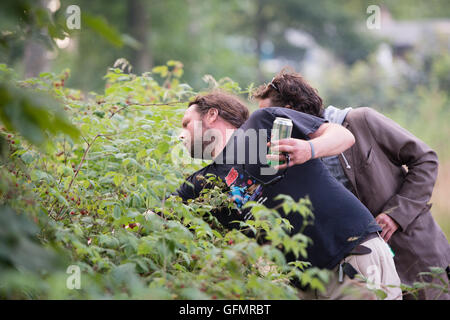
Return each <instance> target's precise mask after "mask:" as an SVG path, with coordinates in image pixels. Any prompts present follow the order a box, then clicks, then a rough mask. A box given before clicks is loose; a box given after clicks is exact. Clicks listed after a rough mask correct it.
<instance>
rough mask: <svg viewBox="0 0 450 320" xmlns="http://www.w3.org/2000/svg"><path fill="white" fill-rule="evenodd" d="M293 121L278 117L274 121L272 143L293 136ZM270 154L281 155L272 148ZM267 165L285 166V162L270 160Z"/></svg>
mask: <svg viewBox="0 0 450 320" xmlns="http://www.w3.org/2000/svg"><path fill="white" fill-rule="evenodd" d="M292 126H293V125H292V120H291V119H287V118H280V117H277V118H275V120H274V121H273V126H272V132H271V135H270V141H275V140H281V139H287V138H290V137H291V134H292ZM269 154H279V152H278V151H272V148H270V149H269ZM267 163H268V164H269V165H270V166H277V165H280V164H283V163H284V161H277V160H273V161H271V160H269V161H267Z"/></svg>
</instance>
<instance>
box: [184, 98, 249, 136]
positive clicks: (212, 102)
mask: <svg viewBox="0 0 450 320" xmlns="http://www.w3.org/2000/svg"><path fill="white" fill-rule="evenodd" d="M194 104H195V105H197V110H198V112H199V113H200V114H201V116H202V117H203V116H204V115H205V114H206V113H207V112H208V110H209V109H212V108H215V109H217V111H218V112H219V116H220V117H222V118H223V119H224V120H225V121H227V122H229V123H230V124H232V125H233V126H234V127H236V128H239V127H240V126H242V124H243V123H244V122H245V121H246V120H247V119H248V116H249V111H248V108H247V107H246V106H245V105H244V104H243V103H242V102H241V101H240V100H239V98H238V97H236V96H234V95H232V94H229V93H226V92H223V91H219V90H215V91H213V92H210V93H207V94H203V95H198V96H196V97H195V98H194V100H192V101H191V102H189V106H188V107H190V106H192V105H194Z"/></svg>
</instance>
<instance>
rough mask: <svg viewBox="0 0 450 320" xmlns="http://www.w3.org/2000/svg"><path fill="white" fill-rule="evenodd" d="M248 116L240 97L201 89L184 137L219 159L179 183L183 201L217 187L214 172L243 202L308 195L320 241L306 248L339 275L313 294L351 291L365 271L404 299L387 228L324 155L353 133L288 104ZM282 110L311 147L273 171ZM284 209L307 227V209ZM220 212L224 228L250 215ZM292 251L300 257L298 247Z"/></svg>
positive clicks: (314, 260)
mask: <svg viewBox="0 0 450 320" xmlns="http://www.w3.org/2000/svg"><path fill="white" fill-rule="evenodd" d="M247 117H248V111H247V108H246V107H245V106H244V105H243V104H242V103H241V102H240V101H239V100H238V99H237V98H236V97H234V96H231V95H228V94H224V93H221V92H213V93H210V94H206V95H201V96H198V97H196V98H195V99H194V100H193V101H192V102H191V103H190V104H189V107H188V109H187V110H186V112H185V115H184V117H183V131H182V133H181V135H180V138H182V139H183V140H184V141H185V145H186V146H187V148H188V149H189V151H190V153H191V155H193V156H195V157H201V158H204V159H205V158H209V159H213V162H212V163H211V164H210V165H208V166H206V167H204V168H203V169H201V170H199V171H197V172H195V173H194V174H192V175H191V176H190V177H189V178H187V182H186V183H184V184H183V185H181V186H180V188H179V189H178V190H177V194H178V196H180V197H181V198H182V199H183V201H187V200H188V199H193V198H196V197H198V196H199V195H200V192H201V191H202V190H203V189H204V188H210V187H211V185H210V184H209V183H206V182H205V180H204V179H202V177H205V176H207V175H208V174H213V175H215V176H217V177H219V178H221V179H222V180H223V181H224V182H225V183H226V186H227V189H228V190H227V191H229V192H230V193H231V195H232V196H233V197H234V198H238V199H239V202H236V205H237V207H239V206H242V205H243V204H245V202H246V201H250V200H255V199H266V201H265V202H264V204H265V205H266V206H267V207H268V208H274V207H276V206H277V205H279V204H280V202H281V201H278V200H275V199H274V198H275V197H276V196H277V195H279V194H286V195H289V196H291V197H292V198H293V199H294V200H295V201H298V200H299V199H301V198H304V197H309V199H310V201H311V204H312V207H313V214H314V224H313V225H308V226H307V227H306V228H305V229H304V232H303V233H304V234H305V235H306V236H308V237H310V238H311V239H312V242H313V244H312V245H311V246H309V247H308V248H307V259H306V260H307V261H309V262H310V263H311V264H312V265H313V266H316V267H319V268H327V269H330V270H333V275H334V277H333V278H332V280H331V282H330V283H329V285H328V290H327V292H326V293H325V294H320V293H319V292H317V291H312V290H309V293H308V297H313V298H325V299H341V298H344V297H345V294H344V292H343V288H345V287H347V286H348V285H349V283H354V282H353V281H352V279H353V278H354V276H355V274H357V273H360V274H362V275H363V276H364V277H366V278H372V279H373V280H374V282H375V286H378V287H379V288H380V289H382V290H384V291H385V292H386V293H387V295H388V298H389V299H401V290H400V289H399V288H398V286H399V285H400V282H399V278H398V275H397V273H396V270H395V266H394V262H393V259H392V256H391V254H390V251H389V248H388V247H387V245H386V244H385V243H384V242H383V241H382V240H381V239H380V238H379V236H378V234H377V232H378V231H381V228H380V227H379V226H378V224H377V223H376V221H375V219H374V218H373V217H372V216H371V214H370V212H369V211H368V210H367V208H365V207H364V206H363V205H362V204H361V202H359V201H358V200H357V199H356V197H355V196H354V195H353V194H352V193H351V192H349V191H348V190H346V189H345V188H344V187H343V186H342V185H341V184H339V183H338V182H337V181H336V180H335V179H334V178H333V177H332V176H331V175H330V173H329V172H328V170H327V169H326V168H325V166H324V165H323V164H322V162H321V161H320V160H319V159H317V158H320V157H323V156H330V155H335V154H339V153H340V152H342V151H344V150H346V149H347V148H349V147H350V146H351V145H352V144H353V143H354V140H353V137H352V136H351V135H350V134H349V132H348V131H347V130H346V129H345V128H343V127H341V126H339V125H335V124H330V123H327V122H326V121H324V120H323V119H320V118H318V117H314V116H311V115H307V114H304V113H300V112H297V111H293V110H288V109H285V108H266V109H261V110H257V111H255V112H254V113H253V114H252V115H251V116H250V118H249V119H248V120H247ZM277 117H282V118H287V119H290V120H292V123H293V129H292V137H293V138H296V139H299V140H301V141H303V142H304V146H305V148H304V152H303V153H302V154H300V155H298V158H297V159H295V161H296V165H295V166H293V167H291V168H290V169H289V172H288V173H286V172H284V174H283V173H280V172H278V171H277V170H271V168H270V167H268V166H267V163H266V158H265V155H266V152H267V142H268V137H269V136H270V134H269V132H270V130H271V128H272V124H273V122H274V120H275V118H277ZM238 128H239V129H238ZM261 155H263V156H261ZM255 158H256V160H255ZM272 169H273V168H272ZM279 212H280V214H281V215H282V216H283V217H286V218H287V219H288V220H289V221H290V223H291V224H292V226H293V230H292V231H291V233H292V234H295V233H298V232H300V229H301V228H302V226H303V219H302V217H301V215H298V214H286V213H284V211H283V209H282V208H280V209H279ZM213 214H214V215H215V216H216V217H217V219H218V220H219V221H220V222H221V223H222V224H223V225H224V226H225V227H234V226H235V225H233V224H232V223H231V221H233V220H245V219H246V218H248V217H249V215H243V214H239V211H234V212H231V213H230V212H229V211H228V210H225V211H222V210H221V211H216V212H213ZM286 258H287V260H288V261H292V260H294V259H295V258H294V257H293V255H292V254H291V253H287V254H286ZM344 274H345V275H344ZM389 285H392V286H397V287H395V288H390V287H388V286H389ZM381 287H382V288H381ZM366 291H367V290H366ZM307 292H308V291H307ZM364 294H366V296H365V297H366V298H374V295H373V294H372V293H370V292H368V291H367V292H364Z"/></svg>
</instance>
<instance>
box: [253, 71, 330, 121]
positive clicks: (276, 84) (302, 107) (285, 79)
mask: <svg viewBox="0 0 450 320" xmlns="http://www.w3.org/2000/svg"><path fill="white" fill-rule="evenodd" d="M253 98H255V99H267V98H270V100H271V102H272V104H273V106H274V107H288V108H291V109H294V110H297V111H300V112H304V113H308V114H312V115H314V116H317V117H322V116H323V111H324V109H323V106H322V98H321V97H320V96H319V94H318V92H317V90H316V89H314V88H312V87H311V86H310V85H309V84H308V83H307V82H306V81H305V80H304V79H303V77H302V76H301V75H300V74H299V73H295V72H293V71H292V70H290V69H288V68H283V70H281V71H280V73H278V74H277V75H276V76H275V77H274V78H273V79H272V81H271V82H270V83H269V84H267V85H262V86H260V87H259V88H257V89H256V91H255V93H253Z"/></svg>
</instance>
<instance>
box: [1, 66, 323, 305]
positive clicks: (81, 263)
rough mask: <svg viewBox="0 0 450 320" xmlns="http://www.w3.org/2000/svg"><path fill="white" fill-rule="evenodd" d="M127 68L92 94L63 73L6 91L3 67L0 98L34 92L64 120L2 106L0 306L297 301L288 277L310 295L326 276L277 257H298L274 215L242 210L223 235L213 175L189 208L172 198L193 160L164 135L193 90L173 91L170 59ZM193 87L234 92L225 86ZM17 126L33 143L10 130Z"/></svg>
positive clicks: (223, 201)
mask: <svg viewBox="0 0 450 320" xmlns="http://www.w3.org/2000/svg"><path fill="white" fill-rule="evenodd" d="M130 69H131V67H130V65H129V64H128V62H127V61H126V60H124V59H119V60H118V61H117V62H116V64H115V66H114V67H113V68H110V69H109V70H108V72H107V74H106V75H105V80H106V86H105V92H104V94H97V93H94V92H90V93H83V92H80V91H78V90H75V89H71V88H67V87H66V86H65V81H66V80H67V78H68V77H69V74H70V72H69V70H64V71H63V72H62V73H61V74H57V75H55V74H51V73H42V74H41V75H40V76H39V77H38V78H32V79H27V80H24V81H19V80H17V79H16V78H15V76H14V74H13V71H12V70H10V69H8V68H6V67H5V66H2V68H1V71H2V75H3V78H4V79H6V78H7V79H8V81H9V82H7V83H8V86H9V87H10V88H13V89H11V90H16V91H17V92H19V93H20V94H24V95H25V94H26V95H28V96H31V97H33V95H41V94H43V95H44V94H45V95H46V97H47V98H46V99H48V100H46V101H52V103H55V104H59V105H62V106H63V108H64V111H65V113H64V114H65V115H64V114H63V115H61V111H62V110H59V109H57V108H56V107H55V108H54V109H46V108H45V105H46V103H45V102H43V103H41V104H40V105H39V106H42V108H41V112H39V110H40V109H39V108H38V107H39V106H38V105H35V104H33V99H29V100H26V99H25V100H24V101H25V102H23V109H24V110H25V111H26V112H25V111H24V112H23V113H22V114H16V113H14V112H10V111H8V110H10V109H11V108H14V105H17V102H16V101H14V100H11V103H9V104H8V103H4V104H3V105H2V106H1V110H0V117H1V119H2V123H3V124H4V125H3V127H2V128H1V129H2V131H1V141H0V142H2V146H3V153H2V155H3V157H2V160H1V166H0V175H1V179H0V180H1V183H0V201H1V207H0V211H1V212H0V215H2V217H3V218H4V219H3V220H5V221H4V223H3V224H2V226H1V227H0V231H1V232H0V238H1V239H0V240H1V242H0V283H1V285H0V296H1V297H4V298H157V299H297V298H298V295H297V289H296V288H294V287H293V286H292V285H290V279H292V278H294V277H297V278H300V280H301V282H302V283H303V284H305V285H306V284H310V285H311V286H312V287H313V288H319V289H322V288H323V287H324V285H323V283H324V281H326V280H327V278H328V273H327V271H323V270H318V269H315V268H306V267H307V266H308V264H307V263H304V262H300V261H298V262H295V263H287V261H286V259H285V256H284V254H283V250H285V251H292V252H293V253H294V254H295V255H296V256H297V257H298V258H299V260H301V258H302V256H305V255H306V251H305V248H306V246H307V245H308V243H309V240H308V239H307V238H306V237H305V236H303V235H301V234H297V235H295V236H291V235H290V232H289V230H290V229H291V225H290V224H289V222H288V220H287V219H285V218H282V217H280V215H279V214H278V212H277V211H276V210H275V209H268V208H266V207H264V206H263V205H260V204H256V203H249V204H248V206H249V207H248V209H249V210H252V212H253V216H254V218H253V219H252V220H249V221H247V222H246V223H241V230H238V229H233V230H226V229H224V228H223V227H222V226H221V224H220V223H219V222H218V221H217V220H216V218H215V217H214V216H213V214H212V212H213V211H214V210H216V209H218V208H223V207H228V208H230V209H232V208H233V206H234V204H233V203H232V202H231V201H230V200H229V198H228V196H227V194H226V193H225V192H224V190H223V186H224V184H223V183H222V182H221V181H217V179H216V178H215V177H205V179H209V180H210V181H211V182H213V180H215V183H214V185H215V187H214V188H212V189H209V190H207V191H205V192H204V193H203V194H202V196H201V197H199V198H198V199H196V200H194V201H189V203H183V202H182V201H181V199H180V198H177V197H175V196H171V193H173V192H174V191H175V190H176V188H177V187H178V186H179V185H180V184H181V183H182V182H183V181H184V179H185V178H186V177H187V175H189V174H191V173H192V172H194V171H195V170H197V169H199V168H201V167H202V166H204V165H205V164H206V163H204V162H199V161H197V162H193V161H191V159H190V158H189V156H188V155H187V153H186V152H185V151H184V149H183V148H181V146H180V144H179V141H178V139H177V136H178V128H179V127H180V122H181V118H182V116H183V113H184V111H185V109H186V106H187V102H188V100H189V98H191V97H192V96H194V95H195V94H196V93H195V92H194V91H193V90H192V88H191V87H190V86H189V85H187V84H184V83H181V82H180V77H181V76H182V73H183V65H182V64H181V63H180V62H177V61H169V62H168V63H167V64H166V65H165V66H159V67H156V68H154V69H153V70H152V72H151V73H150V72H149V73H144V74H142V75H139V76H138V75H135V74H132V73H130ZM156 78H158V79H159V81H157V80H156ZM204 80H205V81H206V82H207V83H208V84H209V86H210V87H220V88H222V89H224V90H228V91H232V92H234V93H237V94H239V93H240V94H242V93H245V91H243V90H242V89H241V88H240V87H239V86H238V84H237V83H235V82H233V81H232V80H231V79H221V80H219V81H216V80H215V79H214V78H212V77H211V76H206V77H205V78H204ZM5 83H6V82H5ZM160 83H162V84H160ZM11 90H9V91H8V90H5V92H10V91H11ZM24 92H25V93H24ZM44 101H45V100H44ZM8 108H10V109H8ZM61 109H62V108H61ZM11 110H12V109H11ZM44 111H45V112H47V113H48V114H44V113H43V112H44ZM27 112H28V113H30V114H31V116H30V117H31V118H30V117H29V116H28V113H27ZM33 115H35V116H36V115H44V116H43V118H42V119H41V118H40V117H39V116H37V117H34V118H33V117H32V116H33ZM13 117H16V119H15V120H13V121H11V119H12V118H13ZM20 117H24V118H25V120H21V119H20ZM58 117H60V119H61V120H60V121H57V120H58V119H59V118H58ZM13 119H14V118H13ZM30 119H31V120H30ZM33 119H34V120H33ZM26 121H28V122H30V123H31V124H33V125H34V129H35V132H34V133H33V132H27V131H26V130H27V129H24V128H23V127H21V126H22V125H23V124H26ZM33 121H34V122H33ZM61 123H62V124H65V125H64V126H62V125H61ZM58 125H59V126H60V127H61V126H62V128H60V127H58ZM38 134H39V135H40V136H42V138H41V139H39V140H33V136H35V135H38ZM24 137H25V138H24ZM30 137H31V138H30ZM38 138H39V137H38ZM284 200H285V201H284V204H283V206H284V208H285V210H286V211H287V212H290V214H302V215H304V217H305V221H312V215H311V212H310V210H309V207H308V204H307V200H302V201H300V202H298V203H296V202H294V201H293V200H292V199H290V198H289V197H285V198H284ZM305 201H306V202H305ZM3 220H2V221H3ZM262 235H266V236H267V239H269V240H270V241H269V242H266V243H264V244H262V243H261V241H260V238H261V237H262ZM71 265H75V266H77V267H79V268H80V276H79V282H80V283H79V286H78V288H79V289H73V290H71V288H72V287H73V286H72V287H71V286H69V285H68V281H69V280H68V277H69V276H71V275H70V274H67V273H66V270H67V268H68V267H69V266H71Z"/></svg>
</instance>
